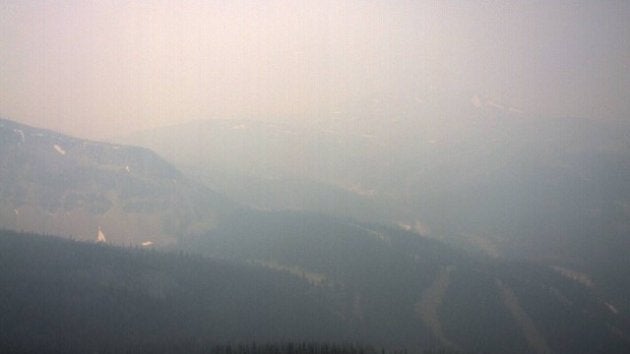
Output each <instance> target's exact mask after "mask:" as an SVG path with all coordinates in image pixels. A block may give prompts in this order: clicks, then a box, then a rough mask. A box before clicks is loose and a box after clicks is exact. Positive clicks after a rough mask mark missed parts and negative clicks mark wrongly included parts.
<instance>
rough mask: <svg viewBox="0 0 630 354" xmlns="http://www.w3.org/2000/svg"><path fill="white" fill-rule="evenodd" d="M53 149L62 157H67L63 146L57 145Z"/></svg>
mask: <svg viewBox="0 0 630 354" xmlns="http://www.w3.org/2000/svg"><path fill="white" fill-rule="evenodd" d="M53 147H54V148H55V150H56V151H57V152H58V153H59V154H60V155H65V154H66V150H64V149H63V148H62V147H61V146H59V145H57V144H55V145H53Z"/></svg>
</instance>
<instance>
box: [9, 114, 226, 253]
mask: <svg viewBox="0 0 630 354" xmlns="http://www.w3.org/2000/svg"><path fill="white" fill-rule="evenodd" d="M0 180H1V181H2V183H1V184H0V225H1V226H2V227H4V228H10V229H15V230H25V231H33V232H38V233H48V234H57V235H67V236H71V237H74V238H77V239H83V240H96V238H97V233H98V230H99V229H101V230H102V232H103V234H104V235H105V237H106V239H107V241H109V242H114V243H119V244H127V243H133V244H140V243H145V244H153V245H161V246H164V245H167V244H173V243H175V242H176V240H177V239H178V238H181V237H184V236H186V235H188V234H191V233H196V232H200V231H203V230H208V229H210V228H212V227H213V226H214V225H215V224H216V223H217V221H218V219H220V217H221V215H223V214H224V213H227V212H229V210H230V208H232V207H233V205H232V203H231V202H229V201H227V199H226V198H224V197H222V196H221V195H219V194H217V193H214V192H212V191H210V190H209V189H207V188H206V187H204V186H201V185H199V184H195V183H193V182H191V181H190V180H189V179H187V178H186V177H185V176H183V175H182V174H181V173H180V172H179V171H178V170H177V169H175V168H174V167H173V166H171V165H170V164H169V163H167V162H166V161H164V160H163V159H162V158H160V157H158V156H157V155H156V154H155V153H153V152H151V151H149V150H147V149H144V148H139V147H131V146H124V145H117V144H107V143H100V142H94V141H87V140H81V139H77V138H72V137H68V136H66V135H63V134H59V133H55V132H52V131H48V130H42V129H36V128H32V127H29V126H25V125H22V124H18V123H15V122H12V121H8V120H0Z"/></svg>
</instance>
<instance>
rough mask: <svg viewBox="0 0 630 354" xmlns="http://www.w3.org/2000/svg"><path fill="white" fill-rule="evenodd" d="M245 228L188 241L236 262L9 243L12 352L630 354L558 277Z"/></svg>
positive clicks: (611, 324)
mask: <svg viewBox="0 0 630 354" xmlns="http://www.w3.org/2000/svg"><path fill="white" fill-rule="evenodd" d="M250 213H258V212H255V211H251V212H250ZM241 220H242V222H241V223H234V222H231V223H230V225H233V226H232V229H231V231H230V230H228V229H225V228H224V229H223V230H222V231H221V232H220V233H219V232H218V231H214V232H212V235H206V236H199V239H197V240H194V239H187V242H191V243H192V244H191V246H193V245H194V247H195V249H196V252H200V251H201V252H206V253H212V252H215V253H217V254H221V257H222V258H229V259H217V258H205V257H201V256H199V255H196V254H192V253H182V252H159V251H156V250H152V249H149V250H147V249H142V248H140V247H135V248H120V247H113V246H109V245H106V244H96V243H93V242H78V241H72V240H67V239H65V240H64V239H60V238H57V237H52V236H37V235H31V234H24V233H16V232H13V231H4V230H3V231H0V266H1V267H0V269H1V270H0V310H1V311H0V326H1V327H2V328H3V331H2V332H1V333H0V349H1V350H2V351H3V352H42V351H46V352H61V351H62V352H121V351H123V352H127V351H130V352H181V351H186V352H200V353H202V352H208V348H212V347H213V346H215V345H225V344H239V343H241V344H245V343H252V342H256V343H259V344H264V343H269V342H285V341H292V342H297V343H303V342H304V341H308V342H312V341H316V342H320V343H331V342H332V343H358V344H360V345H362V346H370V347H377V348H380V347H384V348H387V349H390V350H391V349H400V348H405V349H406V350H408V352H422V351H423V350H435V351H436V352H472V353H475V352H484V353H506V352H518V353H550V352H555V353H593V352H606V353H624V352H627V351H628V349H630V338H628V333H629V332H628V330H629V329H630V326H629V322H628V317H627V315H626V314H623V313H620V312H618V311H617V309H616V308H615V307H614V305H613V304H610V303H607V302H603V301H602V300H603V299H602V298H601V297H600V296H598V294H596V293H594V292H593V290H592V289H591V288H589V287H587V286H584V285H583V284H581V283H580V282H577V281H575V280H573V279H571V278H569V277H567V276H565V275H563V274H561V273H560V272H556V271H553V270H551V269H548V268H544V267H540V266H536V265H532V264H525V263H511V262H498V261H496V260H488V259H484V258H479V257H477V256H474V255H470V254H466V253H463V252H461V251H457V250H454V249H452V248H451V247H449V246H447V245H444V244H443V243H441V242H438V241H435V240H430V239H425V238H419V237H418V236H417V235H415V234H412V233H408V232H405V231H401V230H396V229H390V228H387V227H379V226H376V225H358V224H352V223H351V222H349V221H347V220H331V219H330V218H329V217H326V216H321V215H320V216H315V215H312V214H294V213H288V214H287V213H279V214H271V215H270V214H265V213H263V214H258V215H257V216H256V215H251V214H250V215H246V214H245V215H242V218H241ZM305 229H306V230H308V231H304V230H305ZM221 234H223V235H225V236H227V237H226V238H223V237H221ZM211 236H212V237H211ZM234 237H238V238H237V239H234ZM245 259H249V260H250V261H249V263H248V264H243V262H242V260H245ZM204 348H205V349H204Z"/></svg>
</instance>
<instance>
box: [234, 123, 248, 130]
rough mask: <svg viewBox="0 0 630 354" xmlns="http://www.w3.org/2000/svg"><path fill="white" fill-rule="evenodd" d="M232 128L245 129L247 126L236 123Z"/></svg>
mask: <svg viewBox="0 0 630 354" xmlns="http://www.w3.org/2000/svg"><path fill="white" fill-rule="evenodd" d="M232 129H234V130H243V129H247V126H246V125H245V124H238V125H235V126H233V127H232Z"/></svg>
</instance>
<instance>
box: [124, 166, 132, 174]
mask: <svg viewBox="0 0 630 354" xmlns="http://www.w3.org/2000/svg"><path fill="white" fill-rule="evenodd" d="M125 171H127V173H129V172H131V169H130V168H129V165H127V166H125Z"/></svg>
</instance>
